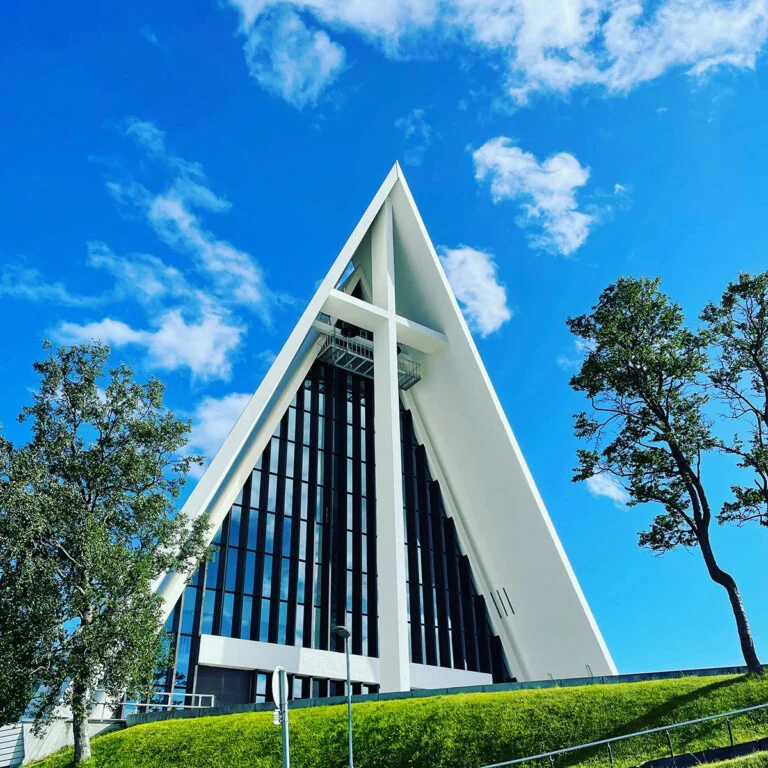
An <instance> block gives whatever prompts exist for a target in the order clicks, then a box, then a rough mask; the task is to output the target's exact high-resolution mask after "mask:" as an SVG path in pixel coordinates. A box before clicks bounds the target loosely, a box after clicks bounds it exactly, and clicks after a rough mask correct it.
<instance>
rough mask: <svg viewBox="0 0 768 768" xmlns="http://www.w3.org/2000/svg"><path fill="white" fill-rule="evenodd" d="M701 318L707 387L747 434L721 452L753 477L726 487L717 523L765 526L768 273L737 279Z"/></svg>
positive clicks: (767, 498)
mask: <svg viewBox="0 0 768 768" xmlns="http://www.w3.org/2000/svg"><path fill="white" fill-rule="evenodd" d="M701 319H702V320H703V321H704V322H705V324H706V326H705V334H706V338H707V340H708V341H709V343H710V344H711V345H712V347H713V349H714V350H716V352H717V355H716V359H715V361H714V364H713V365H712V366H711V368H710V371H709V377H710V380H711V382H712V386H713V388H714V390H715V393H716V395H717V397H718V398H719V399H720V400H721V401H722V402H724V403H725V404H726V406H727V407H728V411H729V414H730V416H731V417H732V418H733V419H735V420H736V422H737V423H738V424H739V426H741V427H742V428H743V429H745V430H746V433H745V434H742V435H740V434H739V433H738V432H737V433H736V435H735V436H734V437H733V439H732V440H730V441H728V442H726V441H721V442H720V448H721V450H722V451H723V452H725V453H727V454H730V455H732V456H735V457H737V459H738V465H739V466H740V467H742V468H744V469H747V470H750V471H751V472H752V474H753V485H739V484H734V485H732V486H731V490H732V492H733V499H732V500H731V501H727V502H725V504H723V507H722V509H721V511H720V514H719V516H718V519H719V520H720V522H721V523H723V522H736V523H737V524H739V525H742V524H743V523H745V522H747V521H750V520H754V521H757V522H759V523H760V524H761V525H764V526H768V272H763V273H762V274H760V275H755V276H752V275H748V274H746V273H742V274H741V275H739V280H738V282H735V283H731V284H730V285H729V286H728V288H727V289H726V291H725V293H723V296H722V298H721V299H720V303H719V304H712V303H710V304H708V305H707V307H706V308H705V309H704V312H703V313H702V315H701Z"/></svg>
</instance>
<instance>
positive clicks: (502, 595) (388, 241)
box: [159, 164, 616, 703]
mask: <svg viewBox="0 0 768 768" xmlns="http://www.w3.org/2000/svg"><path fill="white" fill-rule="evenodd" d="M185 510H186V511H187V512H188V513H189V514H191V515H198V514H201V513H204V512H207V513H208V514H209V515H210V518H211V522H212V537H214V538H213V540H214V541H215V542H216V544H217V547H218V548H217V556H216V559H215V561H214V562H212V563H209V564H207V566H205V567H203V568H201V569H199V571H198V572H197V573H196V574H195V577H194V579H193V581H192V583H191V584H190V585H185V582H184V579H183V577H181V576H179V575H178V574H171V575H169V576H168V577H167V578H166V579H165V580H164V582H163V583H162V585H161V586H160V587H159V588H160V590H161V593H162V595H163V596H164V598H165V605H166V610H167V615H168V626H169V628H170V629H171V630H172V632H173V633H174V635H175V637H176V649H177V650H176V666H175V669H174V671H173V673H172V674H171V673H169V675H168V677H167V681H166V683H167V690H174V691H178V692H182V691H186V692H196V693H214V694H216V696H217V702H218V703H245V702H249V701H254V700H263V699H264V696H265V695H267V696H268V694H267V693H266V689H267V686H266V675H267V673H269V672H270V671H271V670H272V669H274V667H275V666H276V665H278V664H281V665H283V666H284V667H285V668H286V670H287V671H288V672H289V674H290V675H291V676H292V685H293V693H294V695H296V696H304V697H307V696H323V695H329V694H335V693H342V692H343V684H342V683H340V682H339V681H343V680H344V677H345V668H344V656H343V655H342V654H341V653H339V651H343V645H341V643H342V641H341V640H340V639H339V638H338V637H336V636H335V635H334V634H333V633H332V632H331V628H332V626H333V625H335V624H345V625H347V627H348V628H349V630H350V631H351V648H352V679H353V681H354V683H355V685H354V690H355V692H366V691H371V690H381V691H405V690H409V689H417V688H438V687H446V686H462V685H477V684H484V683H491V682H503V681H508V680H511V679H517V680H536V679H546V678H548V677H550V676H551V677H554V678H566V677H588V676H592V675H607V674H615V672H616V670H615V667H614V665H613V662H612V660H611V657H610V654H609V652H608V650H607V648H606V646H605V643H604V642H603V639H602V637H601V635H600V631H599V629H598V627H597V625H596V624H595V621H594V618H593V617H592V614H591V612H590V610H589V607H588V605H587V603H586V601H585V599H584V595H583V594H582V592H581V589H580V588H579V585H578V583H577V581H576V578H575V575H574V573H573V571H572V569H571V566H570V564H569V563H568V560H567V558H566V555H565V552H564V551H563V548H562V546H561V544H560V541H559V540H558V537H557V534H556V532H555V530H554V528H553V526H552V523H551V521H550V519H549V516H548V514H547V511H546V509H545V507H544V504H543V502H542V500H541V497H540V496H539V493H538V491H537V490H536V486H535V484H534V482H533V479H532V477H531V475H530V472H529V471H528V468H527V466H526V464H525V460H524V458H523V456H522V454H521V452H520V449H519V447H518V445H517V442H516V441H515V438H514V435H513V434H512V430H511V429H510V426H509V424H508V422H507V419H506V417H505V415H504V412H503V411H502V409H501V406H500V404H499V400H498V398H497V396H496V393H495V392H494V389H493V386H492V385H491V382H490V380H489V378H488V375H487V373H486V371H485V368H484V366H483V363H482V361H481V359H480V357H479V355H478V352H477V349H476V347H475V344H474V342H473V340H472V337H471V335H470V333H469V330H468V328H467V325H466V323H465V321H464V319H463V317H462V314H461V311H460V309H459V307H458V305H457V303H456V299H455V297H454V295H453V293H452V291H451V288H450V286H449V284H448V281H447V279H446V276H445V274H444V272H443V269H442V267H441V264H440V261H439V259H438V257H437V255H436V253H435V250H434V248H433V246H432V243H431V241H430V239H429V235H428V234H427V231H426V229H425V227H424V223H423V222H422V220H421V217H420V215H419V212H418V210H417V208H416V205H415V203H414V201H413V198H412V196H411V193H410V191H409V189H408V185H407V184H406V181H405V178H404V177H403V174H402V170H401V169H400V167H399V165H397V164H395V166H394V167H393V168H392V170H391V171H390V173H389V175H388V176H387V178H386V179H385V181H384V183H383V184H382V186H381V188H380V189H379V191H378V192H377V193H376V196H375V197H374V198H373V201H372V202H371V204H370V205H369V206H368V209H367V210H366V211H365V213H364V214H363V217H362V219H361V220H360V222H359V223H358V225H357V226H356V227H355V229H354V231H353V232H352V235H351V236H350V238H349V240H348V241H347V243H346V245H345V246H344V248H343V249H342V251H341V253H340V254H339V256H338V257H337V258H336V261H335V262H334V263H333V265H332V266H331V268H330V270H329V272H328V274H327V275H326V277H325V279H324V280H323V282H322V283H321V284H320V286H319V288H318V289H317V292H316V293H315V295H314V297H313V298H312V300H311V301H310V303H309V305H308V306H307V308H306V310H305V311H304V313H303V315H302V317H301V319H300V320H299V322H298V324H297V325H296V327H295V328H294V330H293V332H292V333H291V335H290V337H289V338H288V340H287V342H286V343H285V346H284V347H283V349H282V350H281V352H280V354H279V355H278V356H277V358H276V359H275V362H274V363H273V365H272V367H271V368H270V370H269V372H268V373H267V375H266V376H265V378H264V380H263V382H262V384H261V386H260V387H259V389H258V391H257V392H256V394H255V395H254V396H253V398H252V400H251V401H250V402H249V404H248V406H247V407H246V408H245V411H244V412H243V414H242V416H241V417H240V418H239V419H238V421H237V423H236V424H235V426H234V428H233V429H232V432H231V433H230V434H229V436H228V437H227V439H226V441H225V442H224V444H223V446H222V447H221V449H220V451H219V452H218V454H217V455H216V457H215V458H214V459H213V461H212V462H211V463H210V465H209V467H208V468H207V470H206V472H205V474H204V475H203V477H202V479H201V480H200V482H199V483H198V485H197V487H196V488H195V489H194V491H193V492H192V494H191V495H190V497H189V500H188V501H187V504H186V506H185ZM377 573H378V579H377V578H376V574H377Z"/></svg>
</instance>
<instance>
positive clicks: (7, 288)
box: [0, 264, 103, 307]
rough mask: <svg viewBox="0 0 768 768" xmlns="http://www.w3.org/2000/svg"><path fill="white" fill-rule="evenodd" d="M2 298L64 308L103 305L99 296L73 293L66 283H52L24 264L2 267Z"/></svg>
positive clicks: (0, 273)
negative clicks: (43, 303) (6, 297)
mask: <svg viewBox="0 0 768 768" xmlns="http://www.w3.org/2000/svg"><path fill="white" fill-rule="evenodd" d="M0 296H8V297H11V298H15V299H21V300H24V301H34V302H46V303H50V304H58V305H60V306H64V307H95V306H98V305H99V304H101V303H103V299H102V298H101V297H98V296H83V295H82V294H78V293H72V292H71V291H70V290H69V288H67V286H66V285H64V283H61V282H50V281H49V280H47V279H46V278H45V277H44V275H42V274H41V272H40V271H39V270H37V269H34V268H33V267H27V266H24V265H23V264H5V265H4V266H0Z"/></svg>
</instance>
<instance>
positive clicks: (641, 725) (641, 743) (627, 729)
mask: <svg viewBox="0 0 768 768" xmlns="http://www.w3.org/2000/svg"><path fill="white" fill-rule="evenodd" d="M745 679H746V678H745V677H744V676H740V677H734V678H730V679H728V680H718V681H716V682H713V683H710V684H709V685H705V686H702V687H701V688H696V689H694V690H692V691H688V692H686V693H681V694H679V695H677V696H673V697H672V698H670V699H668V700H666V701H664V702H663V703H661V704H659V705H658V706H656V707H653V708H651V709H649V710H648V711H647V712H645V713H644V714H643V715H642V716H640V717H637V718H635V719H634V720H629V721H627V722H626V723H622V724H621V726H620V727H618V728H614V729H612V730H609V731H607V732H606V733H605V734H603V735H601V736H599V737H597V738H595V741H600V740H603V739H611V738H615V737H618V736H626V735H628V734H631V733H637V732H638V731H646V730H649V729H651V728H658V727H660V726H665V725H670V726H671V725H674V724H675V723H676V722H681V721H685V720H689V719H690V720H695V719H698V718H699V717H706V716H707V715H715V714H718V712H708V713H707V714H700V715H696V716H690V715H682V714H681V713H680V710H681V709H684V708H685V707H686V705H688V704H692V703H694V702H696V701H698V700H700V699H707V698H708V697H709V696H711V695H712V693H714V692H715V691H718V690H723V689H727V688H730V687H731V686H734V685H738V684H739V683H742V682H743V681H744V680H745ZM737 708H738V707H737ZM705 725H706V724H702V726H705ZM702 726H698V727H699V728H701V727H702ZM718 726H719V721H713V723H712V725H711V726H710V727H711V728H716V727H718ZM722 727H723V728H725V725H724V721H723V725H722ZM685 730H687V729H685ZM671 733H672V734H674V731H671ZM686 736H687V738H686V739H685V742H686V744H687V743H688V742H690V741H694V740H695V739H696V735H695V734H691V733H690V732H688V733H687V734H686ZM649 742H658V744H655V743H652V744H651V745H650V749H649ZM568 746H570V745H568ZM573 746H575V745H573ZM612 748H613V751H614V753H615V757H616V762H617V763H619V764H622V765H627V764H628V762H627V761H630V762H631V761H632V756H633V755H637V762H636V763H634V764H639V763H641V762H644V761H645V760H647V759H648V758H649V757H652V756H654V753H661V752H663V751H664V750H667V749H668V745H667V741H666V735H665V734H664V733H663V732H661V733H657V734H653V735H649V736H647V737H636V738H635V739H632V740H627V741H626V742H617V743H616V744H615V745H613V747H612ZM686 751H687V750H686ZM656 756H662V755H661V754H657V755H656ZM594 762H600V763H604V764H605V765H606V766H610V760H609V755H608V748H607V747H606V746H602V747H594V748H592V749H585V750H582V751H579V752H575V753H570V754H566V755H562V756H561V757H558V758H557V761H556V764H557V766H558V768H564V767H565V766H574V765H579V764H584V763H594Z"/></svg>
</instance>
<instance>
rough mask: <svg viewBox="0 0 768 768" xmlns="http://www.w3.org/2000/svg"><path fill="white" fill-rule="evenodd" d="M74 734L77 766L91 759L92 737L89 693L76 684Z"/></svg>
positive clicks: (73, 706)
mask: <svg viewBox="0 0 768 768" xmlns="http://www.w3.org/2000/svg"><path fill="white" fill-rule="evenodd" d="M72 734H73V736H74V738H75V765H80V764H81V763H83V762H85V761H86V760H90V759H91V737H90V735H89V733H88V691H87V689H86V688H85V686H83V685H81V684H79V683H75V684H74V686H73V696H72Z"/></svg>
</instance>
